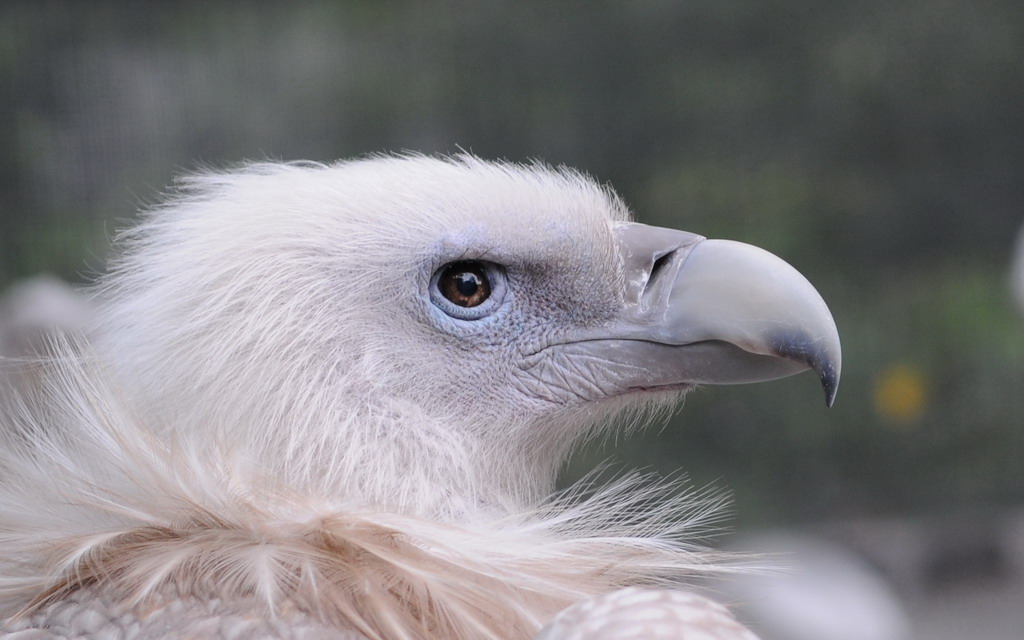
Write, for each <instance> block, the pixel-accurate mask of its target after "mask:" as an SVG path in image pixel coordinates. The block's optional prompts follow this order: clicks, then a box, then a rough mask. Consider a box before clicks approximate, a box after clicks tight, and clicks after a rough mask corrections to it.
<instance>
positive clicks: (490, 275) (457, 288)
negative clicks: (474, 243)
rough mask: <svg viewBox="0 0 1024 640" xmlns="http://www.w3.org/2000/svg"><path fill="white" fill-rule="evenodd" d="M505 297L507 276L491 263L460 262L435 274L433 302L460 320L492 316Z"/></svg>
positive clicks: (447, 265) (449, 265) (451, 264)
mask: <svg viewBox="0 0 1024 640" xmlns="http://www.w3.org/2000/svg"><path fill="white" fill-rule="evenodd" d="M504 294H505V272H504V270H503V269H502V268H501V267H500V266H498V265H496V264H494V263H491V262H484V261H480V260H458V261H456V262H449V263H448V264H446V265H444V266H442V267H441V268H440V269H438V270H437V271H436V272H435V273H434V277H433V278H432V279H431V283H430V299H431V301H433V303H434V305H436V306H437V307H439V308H440V309H441V310H442V311H444V312H445V313H446V314H448V315H449V316H451V317H453V318H456V319H458V320H478V319H480V318H483V317H484V316H487V315H490V314H491V312H493V311H494V310H495V309H497V308H498V306H499V305H500V304H501V301H502V298H503V297H504Z"/></svg>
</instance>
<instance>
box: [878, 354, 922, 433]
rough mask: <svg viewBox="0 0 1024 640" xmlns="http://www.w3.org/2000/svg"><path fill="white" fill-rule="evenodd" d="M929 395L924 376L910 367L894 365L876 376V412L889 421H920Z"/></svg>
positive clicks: (906, 422) (903, 422)
mask: <svg viewBox="0 0 1024 640" xmlns="http://www.w3.org/2000/svg"><path fill="white" fill-rule="evenodd" d="M927 395H928V393H927V384H926V382H925V379H924V375H923V374H922V373H921V372H920V371H919V370H918V369H916V368H915V367H912V366H910V365H906V364H894V365H892V366H890V367H889V368H888V369H886V370H884V371H882V372H880V373H879V374H878V375H877V376H876V377H875V395H874V398H875V411H876V412H877V413H878V415H880V416H881V417H882V418H884V419H885V420H887V421H889V422H893V423H900V424H909V423H911V422H916V421H917V420H918V419H919V418H920V417H921V415H922V414H923V413H924V409H925V404H926V402H927Z"/></svg>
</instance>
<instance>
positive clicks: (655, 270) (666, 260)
mask: <svg viewBox="0 0 1024 640" xmlns="http://www.w3.org/2000/svg"><path fill="white" fill-rule="evenodd" d="M675 254H676V252H675V250H674V249H673V250H672V251H669V252H668V253H665V254H663V255H660V256H658V257H657V258H656V259H655V260H654V264H652V265H651V273H650V275H649V276H647V285H646V286H645V287H644V297H647V295H648V294H649V293H650V292H651V290H652V289H653V288H654V286H655V283H656V281H657V280H658V279H659V276H660V275H661V274H662V273H663V272H664V271H665V267H667V266H668V265H669V264H670V263H671V262H672V256H674V255H675Z"/></svg>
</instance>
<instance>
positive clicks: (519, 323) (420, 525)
mask: <svg viewBox="0 0 1024 640" xmlns="http://www.w3.org/2000/svg"><path fill="white" fill-rule="evenodd" d="M116 244H117V245H118V248H117V250H116V252H115V257H114V258H113V259H112V260H111V263H110V266H109V269H108V272H107V273H106V274H105V275H103V276H102V277H100V278H99V279H98V281H97V283H96V285H95V288H94V289H93V290H92V292H91V301H90V302H91V304H92V309H91V320H90V324H89V326H88V328H87V329H86V330H84V331H82V332H80V333H72V334H66V335H57V336H53V337H52V338H51V339H50V345H49V347H48V349H49V350H48V353H50V354H52V355H49V356H48V357H46V358H45V359H44V362H43V363H42V364H43V365H45V368H46V373H45V376H44V381H43V382H42V383H41V384H40V386H39V388H38V389H36V390H34V391H33V392H32V393H27V394H23V395H22V397H21V399H20V400H19V401H18V402H17V403H14V404H15V409H12V410H10V411H8V412H7V414H6V415H4V416H3V421H4V425H3V433H2V437H3V439H4V442H3V443H2V446H0V548H2V553H0V609H2V613H0V615H2V619H3V625H4V626H3V630H4V631H5V632H6V633H7V634H9V635H7V636H5V637H8V638H64V637H95V638H165V637H170V638H174V637H188V638H252V637H260V638H339V639H343V640H357V639H358V640H365V639H368V638H372V639H382V638H386V639H392V638H396V639H406V638H408V639H414V638H443V639H456V638H503V639H506V638H507V639H514V638H538V639H544V640H556V639H557V640H562V639H572V638H581V639H582V638H589V639H598V640H599V639H608V638H647V639H657V638H718V639H720V640H740V639H749V638H753V637H754V636H753V634H752V632H750V631H749V630H746V629H745V628H744V627H743V626H741V625H740V624H739V623H737V622H736V621H735V619H734V618H733V617H732V615H731V614H730V613H729V612H728V610H727V609H726V608H725V607H724V606H722V605H720V604H718V603H715V602H713V601H712V600H711V599H710V598H708V597H706V596H704V595H701V594H698V593H694V592H693V591H691V590H687V589H686V588H684V587H682V586H681V585H684V584H686V580H687V579H689V578H692V577H696V576H705V575H708V574H715V573H721V572H729V571H735V570H738V567H737V566H736V565H735V563H734V562H732V561H731V559H730V558H728V557H725V556H723V555H722V554H719V553H717V552H715V551H712V550H710V549H708V548H706V547H705V546H703V544H702V543H701V540H703V539H704V538H705V537H706V535H707V533H708V531H709V530H710V529H714V527H715V526H716V519H717V518H718V517H719V516H720V507H721V502H722V499H721V498H720V497H719V496H716V495H710V494H708V493H706V492H700V491H697V492H694V491H689V492H687V491H674V490H673V486H672V484H671V482H668V483H666V482H663V481H657V480H652V479H650V478H648V477H646V476H644V475H642V474H632V475H630V474H627V475H624V476H622V477H620V478H618V479H617V480H616V481H614V482H612V483H610V484H606V485H600V486H598V485H597V483H596V482H584V483H583V484H581V485H577V486H574V487H571V488H569V489H566V490H562V491H560V492H556V491H555V490H554V489H555V480H556V475H557V473H558V472H559V469H560V467H561V466H562V465H563V463H564V461H565V460H566V458H567V456H568V455H569V453H570V452H571V450H572V449H573V447H574V446H575V445H577V444H579V443H580V442H581V441H583V440H584V439H586V438H588V437H593V436H595V435H598V434H607V433H609V430H611V429H620V430H621V429H629V428H630V427H632V426H635V425H639V424H642V423H644V422H645V421H646V420H648V419H649V418H651V417H653V416H656V415H658V414H659V412H660V414H661V415H664V412H665V410H666V407H670V406H672V405H673V404H674V403H676V402H677V401H678V400H679V399H680V397H681V396H683V395H684V394H685V393H686V392H687V391H688V390H690V389H692V388H693V387H694V386H695V385H699V384H732V383H747V382H755V381H761V380H769V379H775V378H779V377H783V376H788V375H790V374H794V373H798V372H801V371H804V370H812V371H814V372H815V373H816V374H817V376H818V378H819V379H820V381H821V384H822V385H823V388H824V391H825V396H826V402H827V403H829V404H831V403H832V401H833V399H834V396H835V393H836V386H837V384H838V381H839V374H840V346H839V338H838V334H837V331H836V327H835V323H834V321H833V319H832V316H831V314H830V312H829V310H828V308H827V306H826V305H825V303H824V302H823V300H822V298H821V296H820V295H819V294H818V293H817V291H816V290H815V289H814V288H813V287H812V286H811V284H810V283H809V282H808V281H807V280H806V279H805V278H804V277H803V276H801V275H800V274H799V273H798V272H797V271H796V270H795V269H794V268H793V267H791V266H790V265H788V264H787V263H786V262H784V261H783V260H781V259H780V258H777V257H775V256H774V255H772V254H770V253H768V252H766V251H763V250H761V249H758V248H755V247H753V246H750V245H747V244H742V243H737V242H731V241H725V240H708V239H705V238H703V237H702V236H699V235H696V234H693V233H688V232H684V231H677V230H672V229H666V228H658V227H653V226H647V225H644V224H639V223H636V222H633V221H631V214H630V212H629V210H628V209H627V207H626V206H625V205H624V204H623V202H622V201H621V200H620V199H619V197H618V196H616V195H615V194H614V193H613V192H612V191H611V190H610V188H608V187H606V186H603V185H600V184H598V183H596V182H594V181H593V180H592V179H590V178H589V177H587V176H585V175H583V174H581V173H578V172H576V171H573V170H570V169H567V168H552V167H549V166H547V165H543V164H541V163H533V164H514V163H509V162H491V161H485V160H481V159H478V158H476V157H474V156H471V155H468V154H466V155H457V156H453V157H428V156H422V155H414V154H407V155H400V156H376V157H369V158H363V159H358V160H351V161H343V162H338V163H334V164H329V165H322V164H314V163H257V164H249V165H245V166H241V167H237V168H234V169H232V170H229V171H224V172H206V173H202V174H199V175H195V176H192V177H188V178H185V179H183V180H181V181H180V182H179V183H178V185H177V186H176V188H175V190H174V191H173V192H172V193H171V194H170V195H169V196H168V197H167V198H166V199H165V201H164V202H163V203H162V204H159V205H158V206H155V207H153V208H151V209H150V210H149V211H147V212H146V213H145V214H144V215H143V216H142V217H141V220H140V221H139V222H138V223H137V224H136V225H135V226H134V227H132V228H130V229H128V230H126V231H124V232H122V233H121V234H120V235H119V236H118V239H117V243H116Z"/></svg>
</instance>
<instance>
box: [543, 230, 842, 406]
mask: <svg viewBox="0 0 1024 640" xmlns="http://www.w3.org/2000/svg"><path fill="white" fill-rule="evenodd" d="M615 233H616V236H617V238H618V242H619V251H620V253H621V256H622V264H623V266H624V268H625V288H626V291H625V294H626V295H625V304H624V306H623V309H622V311H621V314H619V316H618V317H617V318H616V319H615V320H613V321H612V322H611V323H610V324H608V325H605V326H603V327H600V328H596V329H591V330H588V331H586V332H583V333H582V334H578V335H576V336H574V337H573V338H572V339H571V340H569V341H566V342H564V343H562V344H561V345H558V346H559V347H560V348H559V349H556V350H555V351H559V352H561V353H559V354H558V355H559V356H566V357H574V358H576V360H575V362H580V361H586V362H588V363H590V364H589V365H588V367H589V369H588V371H589V372H591V373H592V374H594V375H587V376H585V377H586V378H588V379H587V380H586V383H585V384H586V385H587V388H588V389H589V388H590V387H593V388H595V389H596V390H595V391H594V392H593V393H592V394H591V395H599V394H600V395H608V394H614V393H623V392H629V391H631V390H645V389H653V390H657V389H660V388H670V387H673V386H682V387H685V386H688V385H691V384H697V383H706V384H741V383H747V382H758V381H762V380H772V379H775V378H781V377H784V376H789V375H792V374H794V373H799V372H801V371H804V370H807V369H811V370H813V371H814V372H815V373H817V374H818V377H819V378H820V380H821V384H822V387H823V388H824V391H825V402H826V404H828V405H829V406H831V405H832V403H833V401H834V400H835V396H836V390H837V389H838V386H839V373H840V368H841V358H842V355H841V350H840V346H839V333H838V332H837V331H836V325H835V321H834V320H833V319H832V314H831V313H829V310H828V307H827V306H826V305H825V302H824V301H823V300H822V299H821V296H820V295H819V294H818V292H817V291H816V290H815V289H814V287H813V286H811V284H810V283H809V282H808V281H807V279H806V278H804V277H803V276H802V275H800V273H799V272H798V271H797V270H796V269H794V268H793V267H791V266H790V265H789V264H787V263H786V262H785V261H783V260H782V259H780V258H778V257H776V256H774V255H772V254H771V253H768V252H767V251H764V250H762V249H759V248H757V247H754V246H751V245H748V244H743V243H740V242H732V241H729V240H707V239H705V238H703V237H701V236H698V235H694V234H691V233H686V232H684V231H676V230H673V229H663V228H659V227H651V226H647V225H643V224H635V223H623V224H619V225H618V226H617V227H616V228H615ZM538 355H539V354H538ZM579 356H583V358H580V357H579ZM562 359H563V358H562V357H555V358H551V359H549V360H550V361H551V362H550V363H549V365H547V366H538V367H537V373H538V374H539V375H540V376H541V377H542V378H545V379H547V378H552V377H553V375H554V374H553V373H552V372H551V371H546V370H548V369H549V368H555V367H557V368H558V369H562V370H563V373H562V374H561V376H562V379H563V380H564V379H565V377H566V376H565V374H564V367H563V365H562V364H559V362H560V361H562ZM535 364H537V365H541V363H540V362H536V363H535ZM577 368H578V367H577ZM542 372H543V373H542ZM598 374H599V375H598ZM581 395H582V394H581Z"/></svg>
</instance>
